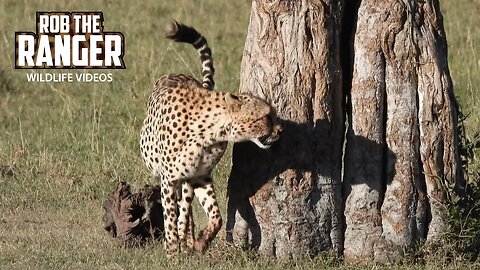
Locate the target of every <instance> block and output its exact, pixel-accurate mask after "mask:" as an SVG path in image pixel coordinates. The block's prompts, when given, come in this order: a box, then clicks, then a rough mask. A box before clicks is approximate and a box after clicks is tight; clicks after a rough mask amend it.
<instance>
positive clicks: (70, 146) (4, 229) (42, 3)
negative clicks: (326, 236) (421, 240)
mask: <svg viewBox="0 0 480 270" xmlns="http://www.w3.org/2000/svg"><path fill="white" fill-rule="evenodd" d="M442 4H443V5H444V6H443V8H444V11H445V14H444V15H445V19H446V29H447V34H448V38H449V45H450V67H451V69H452V75H453V78H454V82H455V87H456V89H457V95H458V96H459V98H460V101H461V104H462V105H463V108H464V110H465V111H466V112H468V113H470V115H471V116H470V118H469V119H468V121H467V130H468V132H469V134H474V132H475V131H476V130H477V127H478V124H479V119H480V113H479V112H478V110H477V108H476V106H475V105H476V104H477V103H478V101H479V100H478V92H479V90H478V85H479V83H478V82H479V80H480V78H479V77H478V76H477V74H480V73H479V65H480V62H479V59H478V58H477V57H480V56H478V48H477V45H476V44H480V43H479V41H480V40H479V39H480V30H479V28H478V25H480V19H479V17H478V16H477V14H478V11H479V10H480V4H479V3H478V1H474V2H472V1H467V0H458V1H442ZM249 9H250V1H220V2H218V1H214V0H206V1H186V0H178V1H153V0H146V1H141V2H138V4H137V3H135V4H134V2H132V1H127V0H120V1H98V2H93V1H47V0H37V1H32V2H31V1H26V0H25V1H16V0H4V1H2V5H0V25H2V26H3V28H2V31H1V36H0V51H2V52H4V53H3V54H2V56H1V57H0V268H5V269H12V268H15V269H30V268H32V269H45V268H55V269H64V268H74V269H82V268H85V269H92V268H96V269H97V268H100V269H150V268H160V269H164V268H172V269H173V268H176V269H179V268H180V269H182V268H195V269H210V268H214V269H237V268H244V269H253V268H258V269H260V268H266V269H285V268H297V269H310V268H324V267H329V266H332V267H340V268H344V267H345V268H348V267H347V266H341V265H339V264H338V262H336V261H335V260H334V259H332V258H331V257H329V256H328V255H325V256H319V257H317V258H315V259H313V260H304V261H301V262H296V263H295V262H293V263H292V262H291V263H287V262H276V261H273V260H269V259H266V258H258V257H257V256H256V255H255V254H253V253H249V252H241V251H238V250H236V249H234V248H232V247H230V246H228V245H227V244H226V243H225V242H224V240H223V237H222V235H220V237H218V238H217V240H216V241H215V243H214V246H213V247H212V248H211V249H210V250H209V251H208V252H207V254H206V255H205V256H198V255H191V256H178V257H177V258H175V259H173V260H166V259H165V256H164V254H163V251H162V248H161V245H159V244H158V243H152V244H150V245H148V246H147V247H146V248H143V249H126V248H122V247H120V246H118V245H117V244H116V243H115V242H114V241H113V240H112V239H110V238H109V237H108V236H107V234H106V233H105V232H104V231H103V229H102V226H101V214H102V213H101V203H102V200H103V199H104V198H105V197H106V195H107V193H109V192H110V191H112V190H113V188H114V187H115V184H116V182H117V181H118V180H119V179H122V180H126V181H128V182H130V183H132V184H133V185H134V186H137V187H140V186H141V185H143V184H145V183H151V182H152V180H151V179H150V178H149V176H148V175H147V171H146V170H145V168H144V165H143V163H142V161H141V159H140V155H139V150H138V136H139V134H138V133H139V129H140V126H141V121H142V119H143V116H144V110H145V103H146V99H147V97H148V95H149V93H150V91H151V86H152V85H153V82H154V80H155V78H158V77H159V76H160V75H162V74H165V73H170V72H188V73H191V74H194V75H197V76H198V75H199V74H200V65H199V61H198V59H197V57H196V55H195V53H194V52H193V50H192V49H191V48H190V47H188V46H181V45H175V46H173V45H172V44H170V43H168V42H167V41H166V40H165V39H164V38H163V34H162V31H163V25H164V24H165V22H166V21H167V20H169V19H170V18H172V17H173V18H177V19H178V20H180V21H182V22H185V23H187V24H192V25H195V26H197V27H198V28H199V29H200V30H201V31H202V32H203V33H205V35H206V36H207V37H208V38H209V42H210V44H211V45H212V48H213V52H214V58H215V61H216V63H215V66H216V70H217V73H216V80H217V88H218V89H229V90H232V91H236V89H237V87H238V74H239V66H240V61H241V56H242V49H243V44H244V38H245V34H246V29H247V26H248V16H249ZM37 10H102V11H103V12H104V16H105V20H106V21H105V28H106V29H107V30H111V31H121V32H123V33H124V34H125V37H126V47H127V49H126V64H127V69H126V70H124V71H112V73H113V76H114V82H112V83H103V84H102V83H72V84H67V83H65V84H62V83H57V84H45V83H27V82H26V77H25V76H26V75H25V74H26V73H27V72H28V71H21V70H13V69H12V67H13V66H14V64H13V51H14V49H13V36H14V31H20V30H33V29H34V25H35V22H34V19H35V11H37ZM77 72H82V71H77ZM229 169H230V161H229V155H227V156H226V157H225V158H224V159H223V160H222V162H221V164H220V166H219V167H218V168H217V170H216V172H215V179H216V185H217V190H218V192H219V194H220V195H219V196H218V197H219V198H221V206H222V208H223V209H224V210H223V211H222V212H223V213H224V215H225V212H226V211H225V197H226V194H225V190H226V187H225V186H226V183H225V182H226V178H227V176H228V173H229ZM222 234H224V232H222ZM397 267H398V268H401V267H402V266H397ZM423 267H427V268H429V266H423ZM434 267H436V266H432V268H434ZM451 267H457V266H456V265H451ZM373 268H377V267H375V266H373Z"/></svg>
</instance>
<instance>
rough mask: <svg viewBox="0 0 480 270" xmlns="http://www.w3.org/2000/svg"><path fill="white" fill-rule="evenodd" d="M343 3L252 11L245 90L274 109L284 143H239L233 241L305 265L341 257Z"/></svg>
mask: <svg viewBox="0 0 480 270" xmlns="http://www.w3.org/2000/svg"><path fill="white" fill-rule="evenodd" d="M341 8H342V2H338V1H327V2H321V1H313V0H302V1H283V0H277V1H265V0H255V1H253V2H252V13H251V17H250V26H249V29H248V36H247V40H246V44H245V51H244V54H243V61H242V70H241V82H240V89H241V91H247V92H250V93H253V94H254V95H257V96H260V97H262V98H265V99H266V100H268V101H269V102H271V103H272V104H273V105H274V107H275V108H276V110H277V113H278V116H279V117H280V118H281V119H282V123H283V125H284V132H283V133H282V139H281V141H280V142H279V143H278V144H277V145H275V146H274V147H273V149H271V150H269V151H267V152H265V151H262V150H259V149H257V148H256V147H255V146H253V145H252V144H251V143H243V144H236V145H235V146H234V150H233V159H234V160H233V168H232V172H231V176H230V179H229V201H228V217H227V218H228V220H227V240H229V241H233V242H235V243H236V244H239V245H242V246H245V245H249V246H253V247H256V248H258V249H259V251H260V252H261V253H262V254H266V255H270V256H276V257H279V258H296V257H299V256H305V255H308V254H312V255H313V254H316V253H318V252H319V251H321V250H327V249H332V248H333V249H334V250H335V251H337V252H340V251H341V249H342V242H343V239H342V234H343V233H342V226H341V225H342V219H341V215H342V212H341V208H342V207H341V204H342V199H341V190H340V189H341V167H342V166H341V162H342V142H343V110H342V76H341V66H340V60H339V48H340V46H339V41H340V23H341V14H342V10H341Z"/></svg>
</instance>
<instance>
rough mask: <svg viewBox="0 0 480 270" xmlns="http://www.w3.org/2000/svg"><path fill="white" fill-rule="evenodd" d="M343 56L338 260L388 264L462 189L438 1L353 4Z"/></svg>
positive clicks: (432, 226) (437, 221) (438, 226)
mask: <svg viewBox="0 0 480 270" xmlns="http://www.w3.org/2000/svg"><path fill="white" fill-rule="evenodd" d="M353 52H354V63H353V76H352V89H351V94H350V101H351V114H350V119H351V121H350V128H349V131H348V136H347V150H346V151H347V152H346V159H345V160H346V163H345V182H344V184H345V186H346V189H345V190H346V191H347V192H346V194H345V197H346V203H345V218H346V231H345V251H344V255H345V259H346V260H347V261H350V262H365V261H370V260H375V261H380V262H385V261H391V260H394V259H395V257H396V256H397V255H398V254H399V253H400V252H401V251H402V250H403V249H404V248H405V247H411V246H413V245H414V244H415V243H416V241H418V240H420V239H425V238H426V239H435V238H436V237H437V236H438V235H439V233H440V232H442V230H443V229H444V227H445V225H446V220H445V218H446V212H445V211H446V210H445V209H446V208H445V206H446V197H445V195H446V192H447V191H448V190H449V189H448V187H449V186H448V185H445V183H450V184H451V185H457V186H461V185H462V183H461V182H462V179H463V178H462V175H461V171H460V167H459V165H458V164H459V163H458V161H459V157H458V153H457V150H456V147H457V134H456V125H457V123H456V121H457V110H456V105H455V104H456V102H455V98H454V95H453V89H452V84H451V79H450V74H449V70H448V66H447V60H446V59H447V58H446V56H447V51H446V40H445V34H444V30H443V26H442V18H441V14H440V9H439V6H438V1H435V0H433V1H432V0H429V1H422V2H418V1H412V0H403V1H394V0H391V1H384V2H382V3H381V4H379V3H378V1H373V0H364V1H361V3H360V6H359V10H358V20H357V22H356V32H355V38H354V47H353ZM371 142H374V145H378V147H371V146H370V144H371ZM450 190H452V189H450Z"/></svg>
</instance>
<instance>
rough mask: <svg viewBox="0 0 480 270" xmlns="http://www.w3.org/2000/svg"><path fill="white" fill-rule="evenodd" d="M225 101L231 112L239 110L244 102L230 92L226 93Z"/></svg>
mask: <svg viewBox="0 0 480 270" xmlns="http://www.w3.org/2000/svg"><path fill="white" fill-rule="evenodd" d="M225 102H226V103H227V108H228V110H229V111H231V112H237V111H239V110H240V108H241V107H242V102H241V101H240V99H239V98H238V97H237V96H235V95H232V94H230V93H227V94H226V95H225Z"/></svg>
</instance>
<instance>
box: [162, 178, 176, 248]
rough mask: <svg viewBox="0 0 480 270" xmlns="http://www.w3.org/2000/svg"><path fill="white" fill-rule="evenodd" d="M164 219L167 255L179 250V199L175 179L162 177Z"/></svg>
mask: <svg viewBox="0 0 480 270" xmlns="http://www.w3.org/2000/svg"><path fill="white" fill-rule="evenodd" d="M160 186H161V188H162V206H163V210H164V212H163V221H164V224H165V250H166V253H167V257H172V256H173V255H174V254H175V253H177V251H178V231H177V200H176V190H175V184H174V181H169V180H168V179H162V181H161V184H160Z"/></svg>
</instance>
